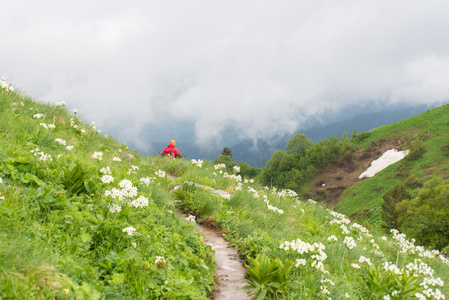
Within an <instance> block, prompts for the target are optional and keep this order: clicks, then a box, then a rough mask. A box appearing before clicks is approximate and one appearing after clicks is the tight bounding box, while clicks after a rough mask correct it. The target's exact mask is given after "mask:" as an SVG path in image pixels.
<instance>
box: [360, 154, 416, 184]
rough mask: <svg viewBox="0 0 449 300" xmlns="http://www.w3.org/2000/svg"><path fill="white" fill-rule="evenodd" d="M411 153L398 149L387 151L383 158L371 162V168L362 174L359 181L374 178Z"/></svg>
mask: <svg viewBox="0 0 449 300" xmlns="http://www.w3.org/2000/svg"><path fill="white" fill-rule="evenodd" d="M409 153H410V150H406V151H398V150H396V149H391V150H387V151H385V152H384V154H382V156H381V157H379V158H378V159H376V160H374V161H372V162H371V166H370V167H369V168H368V169H366V171H365V172H363V173H362V174H360V176H359V179H363V178H368V177H372V176H374V175H375V174H376V173H377V172H379V171H382V170H383V169H385V168H386V167H388V166H389V165H391V164H394V163H395V162H397V161H400V160H401V159H403V158H404V157H406V156H407V155H408V154H409Z"/></svg>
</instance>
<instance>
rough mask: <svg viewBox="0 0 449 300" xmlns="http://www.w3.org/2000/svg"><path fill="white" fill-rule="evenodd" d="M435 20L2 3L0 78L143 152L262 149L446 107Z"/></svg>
mask: <svg viewBox="0 0 449 300" xmlns="http://www.w3.org/2000/svg"><path fill="white" fill-rule="evenodd" d="M447 11H449V2H448V1H445V0H429V1H417V0H398V1H387V0H380V1H350V0H342V1H338V2H336V1H331V0H325V1H312V0H299V1H296V0H295V1H294V0H287V1H282V2H276V1H267V0H250V1H236V0H230V1H205V0H200V1H195V2H191V1H188V2H187V1H181V0H173V1H159V2H156V1H144V0H136V1H128V2H123V1H118V0H107V1H106V0H100V1H87V0H77V1H74V0H67V1H57V0H37V1H36V0H17V1H2V3H1V4H0V15H1V18H0V28H1V29H2V39H1V40H2V47H1V50H0V76H5V77H6V79H7V81H8V82H12V83H14V85H15V86H16V88H19V89H20V90H22V91H23V92H24V93H26V94H28V95H30V96H32V97H34V98H37V99H38V100H42V101H45V102H59V101H65V102H66V104H67V106H68V107H69V108H70V109H74V108H76V109H78V110H79V115H80V116H82V117H83V118H84V119H86V121H88V122H90V121H95V122H96V123H97V127H98V128H100V129H101V130H102V131H104V132H110V133H111V135H115V136H117V137H118V138H119V139H123V140H126V141H127V143H128V141H131V142H132V144H134V145H136V147H138V148H140V149H145V150H146V151H148V152H156V151H157V150H159V149H160V146H159V145H158V144H152V143H150V141H152V140H154V139H155V137H157V138H158V139H160V140H163V141H166V143H167V142H168V141H169V140H170V139H172V138H176V139H178V140H180V141H181V140H182V139H183V138H185V137H186V136H189V140H188V142H189V143H195V144H197V145H201V147H202V148H207V147H209V146H210V145H216V144H220V143H221V141H224V142H226V143H228V141H227V139H228V136H231V135H232V136H233V138H234V139H235V140H238V141H244V140H247V139H249V140H259V139H272V138H274V137H276V136H279V135H283V134H292V133H294V132H296V131H297V130H298V129H304V128H309V127H310V124H311V123H312V120H318V121H320V120H325V119H326V121H327V119H328V118H329V116H330V117H332V116H334V115H342V114H344V113H345V111H346V110H347V108H348V107H359V106H360V107H365V106H366V107H369V106H372V107H383V106H385V107H389V106H391V105H405V106H410V105H423V104H429V103H434V102H437V101H443V102H444V101H447V100H448V99H449V85H448V84H447V82H449V39H448V38H447V33H446V31H445V30H444V28H448V27H449V18H447V13H446V12H447ZM149 131H158V132H159V133H154V132H149ZM229 131H231V132H232V131H233V133H232V134H231V133H229ZM162 132H163V133H164V134H163V135H162ZM146 136H148V137H151V139H150V138H148V139H147V138H143V137H146ZM178 137H179V138H178Z"/></svg>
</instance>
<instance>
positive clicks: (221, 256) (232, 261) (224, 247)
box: [196, 223, 256, 300]
mask: <svg viewBox="0 0 449 300" xmlns="http://www.w3.org/2000/svg"><path fill="white" fill-rule="evenodd" d="M196 225H197V228H198V230H199V231H200V232H201V233H202V234H203V236H204V242H205V243H206V244H207V245H209V246H211V247H212V250H214V252H215V261H216V262H217V267H216V269H215V274H216V280H217V283H216V284H215V290H214V297H213V299H214V300H231V299H232V300H238V299H256V297H255V296H252V297H248V294H250V293H251V291H250V290H242V289H241V288H242V287H243V286H245V285H247V282H246V281H245V279H244V276H245V272H246V269H245V268H244V267H243V265H242V261H241V260H240V257H239V254H238V252H237V249H235V248H231V247H229V243H228V242H227V241H226V240H225V239H224V238H223V234H222V233H221V232H220V231H218V230H215V229H211V228H207V227H205V226H203V225H200V224H198V223H197V224H196Z"/></svg>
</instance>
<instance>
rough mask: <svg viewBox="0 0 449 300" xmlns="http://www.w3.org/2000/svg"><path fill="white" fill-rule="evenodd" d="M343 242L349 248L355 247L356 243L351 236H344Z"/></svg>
mask: <svg viewBox="0 0 449 300" xmlns="http://www.w3.org/2000/svg"><path fill="white" fill-rule="evenodd" d="M343 243H344V244H345V245H346V246H348V248H349V249H352V248H354V247H357V244H356V243H355V241H354V238H353V237H352V236H345V239H344V240H343Z"/></svg>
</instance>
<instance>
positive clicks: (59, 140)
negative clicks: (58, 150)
mask: <svg viewBox="0 0 449 300" xmlns="http://www.w3.org/2000/svg"><path fill="white" fill-rule="evenodd" d="M55 142H57V143H58V144H61V145H64V146H65V144H66V141H64V140H63V139H60V138H57V139H55Z"/></svg>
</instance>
